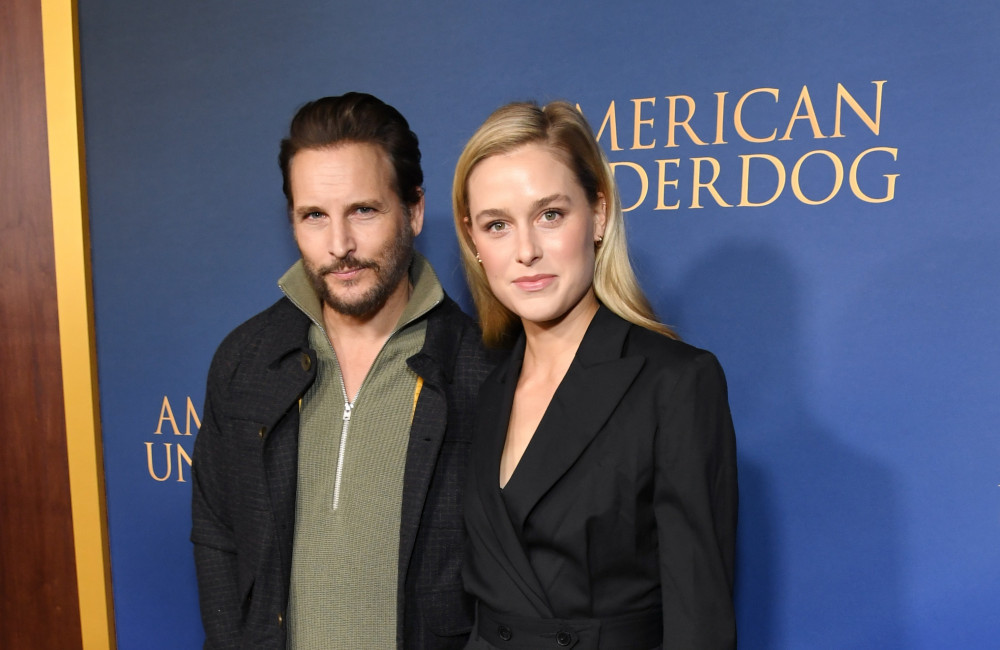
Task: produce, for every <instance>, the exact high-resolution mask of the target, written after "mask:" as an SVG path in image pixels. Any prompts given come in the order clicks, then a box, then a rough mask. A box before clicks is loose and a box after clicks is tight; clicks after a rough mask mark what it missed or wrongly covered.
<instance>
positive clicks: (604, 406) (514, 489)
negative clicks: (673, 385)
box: [489, 306, 645, 530]
mask: <svg viewBox="0 0 1000 650" xmlns="http://www.w3.org/2000/svg"><path fill="white" fill-rule="evenodd" d="M630 327H631V325H630V323H628V322H627V321H625V320H623V319H622V318H620V317H619V316H617V315H615V314H614V313H612V312H611V311H610V310H609V309H607V308H606V307H603V306H601V307H600V308H599V309H598V311H597V313H596V314H595V315H594V318H593V320H592V321H591V323H590V326H589V327H588V328H587V332H586V334H584V337H583V340H582V341H581V343H580V348H579V349H578V350H577V353H576V356H575V357H574V359H573V361H572V363H571V364H570V367H569V369H568V370H567V372H566V376H565V377H564V378H563V380H562V382H561V383H560V384H559V387H558V388H557V389H556V392H555V394H554V395H553V397H552V401H551V402H550V403H549V406H548V408H547V409H546V411H545V415H544V416H543V417H542V420H541V422H540V423H539V425H538V429H537V430H536V431H535V434H534V435H533V436H532V439H531V442H530V443H529V445H528V447H527V449H526V450H525V452H524V455H523V456H522V457H521V460H520V462H519V463H518V465H517V468H516V469H515V471H514V474H513V475H512V476H511V478H510V481H509V482H508V483H507V486H506V487H505V489H504V493H503V501H504V503H505V505H506V507H507V511H508V513H509V514H510V516H511V520H512V523H513V524H514V526H515V528H516V529H517V530H521V529H522V528H523V526H524V522H525V521H526V520H527V518H528V516H529V515H530V513H531V511H532V509H533V508H534V507H535V505H537V503H538V502H539V500H541V499H542V497H544V495H545V493H546V492H548V491H549V489H550V488H551V487H552V486H553V485H554V484H555V483H556V482H557V481H559V479H560V478H561V477H562V476H563V475H564V474H565V473H566V472H567V471H568V470H569V469H570V468H571V467H572V466H573V464H574V463H575V462H576V460H577V459H578V458H579V457H580V455H581V454H582V453H583V452H584V451H585V450H586V448H587V446H588V445H589V444H590V442H591V441H592V440H593V439H594V437H595V436H596V435H597V434H598V433H599V432H600V431H601V429H602V428H603V427H604V425H605V423H606V422H607V421H608V419H609V418H610V417H611V414H612V412H613V411H614V409H615V407H617V406H618V404H619V403H620V401H621V399H622V397H623V396H624V394H625V392H626V391H627V390H628V388H629V387H630V386H631V384H632V382H633V381H634V380H635V377H636V376H637V375H638V374H639V370H640V369H641V368H642V366H643V364H644V363H645V360H644V358H643V357H639V356H631V357H623V356H622V354H623V350H624V347H625V340H626V338H627V336H628V332H629V328H630ZM523 356H524V340H523V335H522V337H521V339H520V340H519V341H518V343H517V345H516V347H515V350H514V352H513V353H512V355H511V360H510V364H509V365H508V366H507V368H506V370H505V372H503V373H501V375H500V383H501V384H503V388H502V389H501V390H502V394H503V395H504V397H505V399H506V400H507V401H505V402H504V404H505V406H506V408H507V411H506V417H499V418H497V420H496V421H497V428H496V430H495V431H494V432H493V438H492V444H491V445H490V449H489V455H490V458H489V464H490V466H491V468H492V469H491V473H490V475H489V481H490V482H492V484H493V485H494V486H495V485H496V484H497V483H496V482H497V480H498V473H499V467H500V454H501V453H502V452H503V445H504V441H505V439H506V434H507V423H508V420H509V416H510V406H511V404H512V402H513V396H514V388H515V387H516V385H517V379H518V376H519V375H520V367H521V361H522V359H523Z"/></svg>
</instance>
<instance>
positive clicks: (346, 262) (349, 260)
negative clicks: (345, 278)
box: [318, 255, 380, 275]
mask: <svg viewBox="0 0 1000 650" xmlns="http://www.w3.org/2000/svg"><path fill="white" fill-rule="evenodd" d="M361 269H371V270H373V271H376V272H378V271H379V269H380V267H379V265H378V262H376V261H375V260H361V259H358V258H356V257H352V256H350V255H349V256H347V257H345V258H344V259H342V260H339V261H337V262H334V263H333V264H328V265H326V266H321V267H320V268H319V269H318V271H319V274H320V275H326V274H328V273H343V272H344V271H358V270H361Z"/></svg>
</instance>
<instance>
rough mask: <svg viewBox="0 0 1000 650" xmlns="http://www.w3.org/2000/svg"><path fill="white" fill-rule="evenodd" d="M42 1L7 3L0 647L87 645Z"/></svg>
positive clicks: (0, 223) (0, 163) (0, 118)
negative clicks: (66, 403)
mask: <svg viewBox="0 0 1000 650" xmlns="http://www.w3.org/2000/svg"><path fill="white" fill-rule="evenodd" d="M60 365H61V361H60V349H59V323H58V311H57V303H56V288H55V266H54V252H53V239H52V212H51V199H50V194H49V167H48V154H47V136H46V122H45V79H44V66H43V51H42V24H41V9H40V2H39V0H4V1H3V2H2V3H0V414H2V420H0V422H2V424H0V611H2V612H3V615H2V616H0V648H9V649H11V650H19V649H21V648H30V649H35V648H42V649H47V648H58V649H60V650H62V649H72V648H79V647H81V627H80V614H79V599H78V596H77V582H76V567H75V560H74V549H73V526H72V516H71V510H70V491H69V475H68V462H67V453H66V424H65V416H64V408H63V395H62V375H61V368H60Z"/></svg>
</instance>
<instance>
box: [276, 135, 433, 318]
mask: <svg viewBox="0 0 1000 650" xmlns="http://www.w3.org/2000/svg"><path fill="white" fill-rule="evenodd" d="M289 181H290V184H291V190H292V199H293V205H292V214H291V218H292V229H293V231H294V233H295V242H296V243H297V244H298V246H299V251H300V252H301V253H302V261H303V262H304V265H305V269H306V272H307V273H308V275H309V279H310V281H311V282H312V285H313V287H314V288H315V289H316V292H317V293H318V294H319V296H320V298H321V300H322V301H323V304H324V310H325V309H328V308H329V309H332V310H333V311H335V312H338V313H340V314H344V315H347V316H353V317H358V318H369V317H372V316H374V315H375V314H376V313H377V312H378V311H379V310H380V309H381V308H382V307H383V306H384V305H385V304H386V301H388V300H389V299H390V298H392V297H394V296H398V295H400V294H402V295H404V296H405V294H406V291H407V285H408V280H407V270H408V268H409V265H410V260H411V259H412V256H413V238H414V236H416V235H417V234H419V233H420V229H421V228H422V226H423V208H424V204H423V199H422V198H421V200H420V202H419V203H417V204H416V205H413V206H410V209H409V210H408V211H407V210H406V209H405V208H404V206H403V204H402V201H401V199H400V198H399V197H398V196H397V195H396V190H395V174H394V170H393V169H392V165H391V164H390V162H389V159H388V157H387V156H386V155H385V153H384V152H383V151H382V149H381V148H380V147H378V146H375V145H371V144H359V143H345V144H341V145H337V146H335V147H334V148H328V149H304V150H302V151H300V152H298V153H296V154H295V156H294V157H292V160H291V164H290V167H289Z"/></svg>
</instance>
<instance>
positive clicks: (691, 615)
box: [654, 352, 738, 650]
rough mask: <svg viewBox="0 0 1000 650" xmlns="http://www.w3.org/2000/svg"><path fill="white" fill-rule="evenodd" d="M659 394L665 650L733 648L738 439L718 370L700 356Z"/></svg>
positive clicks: (712, 360) (658, 495)
mask: <svg viewBox="0 0 1000 650" xmlns="http://www.w3.org/2000/svg"><path fill="white" fill-rule="evenodd" d="M676 377H677V378H676V381H675V382H672V385H668V384H667V383H666V382H665V384H664V385H663V386H662V388H661V391H660V394H659V395H658V400H659V403H658V405H657V407H658V408H657V411H658V417H659V422H658V427H657V433H656V442H655V446H656V449H655V453H656V461H655V462H656V466H655V479H654V480H655V495H654V500H655V501H654V509H655V514H656V526H657V535H658V538H659V555H660V557H659V564H660V581H661V586H662V594H663V630H664V632H663V634H664V644H663V647H664V648H697V649H699V650H707V649H714V648H735V647H736V621H735V614H734V610H733V571H734V553H735V545H736V517H737V502H738V496H737V482H736V442H735V436H734V432H733V423H732V417H731V415H730V412H729V402H728V397H727V391H726V380H725V376H724V375H723V372H722V368H721V367H720V366H719V363H718V361H717V360H716V359H715V357H714V356H713V355H711V354H710V353H708V352H701V353H700V354H699V355H698V356H697V357H695V358H694V359H692V360H690V361H688V362H687V364H686V367H685V368H684V369H683V370H682V371H681V372H680V373H679V375H677V376H676Z"/></svg>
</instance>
